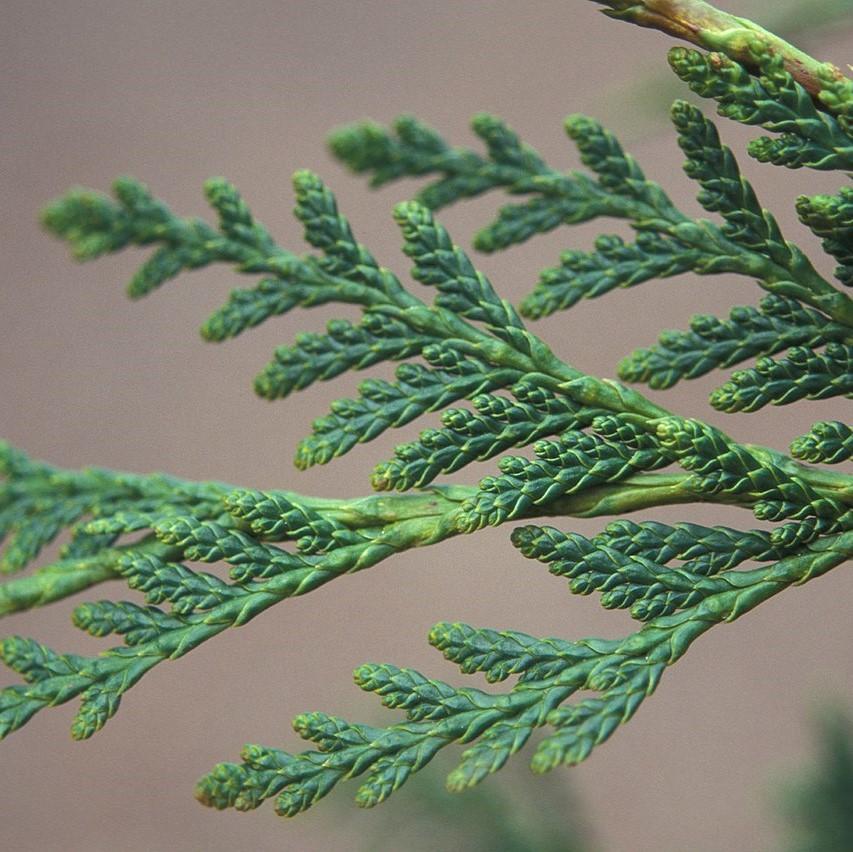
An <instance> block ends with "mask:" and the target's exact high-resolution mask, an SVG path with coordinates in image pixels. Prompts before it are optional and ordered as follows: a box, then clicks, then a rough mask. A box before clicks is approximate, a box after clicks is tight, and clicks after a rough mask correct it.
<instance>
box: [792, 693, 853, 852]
mask: <svg viewBox="0 0 853 852" xmlns="http://www.w3.org/2000/svg"><path fill="white" fill-rule="evenodd" d="M817 721H818V725H817V726H816V733H817V746H818V749H817V756H816V759H815V761H814V766H810V767H808V768H806V769H805V770H804V771H802V772H800V773H798V775H797V776H792V777H791V778H790V780H787V779H786V783H785V785H784V787H783V788H782V797H781V805H782V807H781V811H782V815H783V816H784V817H785V821H786V823H787V824H788V826H789V832H788V833H789V835H790V840H789V842H788V844H787V845H786V846H785V848H786V849H787V850H788V852H844V850H846V849H849V848H850V843H851V840H853V811H851V810H850V799H851V797H853V728H851V723H850V719H849V717H848V715H847V714H846V713H844V712H842V711H841V710H839V709H826V710H824V711H823V713H822V714H821V717H820V718H819V719H818V720H817Z"/></svg>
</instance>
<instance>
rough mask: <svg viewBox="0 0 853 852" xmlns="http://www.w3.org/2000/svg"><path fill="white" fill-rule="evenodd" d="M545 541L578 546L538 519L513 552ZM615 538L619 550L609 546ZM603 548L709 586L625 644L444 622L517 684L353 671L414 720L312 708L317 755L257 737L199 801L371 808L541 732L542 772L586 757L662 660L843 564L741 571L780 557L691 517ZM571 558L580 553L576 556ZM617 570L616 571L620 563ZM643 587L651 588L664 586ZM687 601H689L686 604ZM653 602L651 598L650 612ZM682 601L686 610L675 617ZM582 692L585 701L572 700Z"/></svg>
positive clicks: (453, 639) (487, 770)
mask: <svg viewBox="0 0 853 852" xmlns="http://www.w3.org/2000/svg"><path fill="white" fill-rule="evenodd" d="M543 538H544V540H545V541H546V542H547V547H550V548H555V547H556V548H558V549H559V548H565V547H566V544H567V542H569V541H570V540H571V537H570V536H562V537H561V535H560V534H558V533H556V531H553V532H551V533H547V532H546V531H544V530H538V529H537V528H530V527H521V528H519V530H517V531H516V533H515V535H514V541H515V543H516V544H517V546H519V547H521V548H522V550H523V551H524V550H528V549H530V553H529V554H528V555H532V554H533V553H534V552H535V553H537V554H541V556H540V558H541V557H543V556H545V552H544V551H543V549H542V544H543ZM841 538H843V542H842V541H838V542H835V543H836V544H842V545H843V547H844V548H846V549H847V552H848V553H849V549H850V547H851V546H853V539H851V536H850V534H849V533H848V534H847V535H846V536H844V537H841ZM608 543H611V544H613V545H616V547H621V550H618V551H617V550H616V549H615V548H612V549H611V548H609V545H608ZM593 546H594V547H597V548H599V549H600V550H599V551H598V552H600V553H602V558H601V560H600V561H601V565H602V567H604V564H605V561H606V560H605V558H604V555H605V554H607V553H608V552H611V550H612V552H613V553H619V555H620V558H621V559H622V561H623V562H624V563H625V564H627V563H629V562H630V560H632V559H633V560H634V562H635V564H636V565H637V568H636V569H635V570H634V572H633V574H634V576H635V579H636V580H637V584H642V580H641V577H642V578H645V577H646V576H648V575H649V572H650V571H651V568H650V566H651V565H652V564H653V563H652V562H651V558H652V557H656V558H658V559H660V560H661V561H664V560H669V559H684V560H686V561H685V562H684V566H690V567H684V568H682V569H676V570H674V571H672V573H673V579H672V585H675V584H676V583H677V578H679V577H684V576H687V575H688V574H689V573H690V572H691V570H692V568H693V567H694V566H695V569H696V577H697V579H698V580H699V582H700V586H701V588H700V589H699V590H688V591H686V592H685V591H679V590H672V589H670V590H665V589H659V590H657V591H658V592H659V594H666V592H667V591H669V592H670V599H668V600H667V601H666V602H665V604H664V605H661V604H659V603H656V604H655V605H656V607H657V608H658V609H660V610H661V613H664V612H667V613H672V614H666V615H665V614H658V615H654V616H652V615H651V613H643V614H642V615H643V616H644V617H646V618H651V619H652V620H650V621H649V622H648V623H647V624H646V625H645V626H644V627H643V628H642V629H640V630H639V631H638V632H637V633H634V634H632V635H631V636H629V637H627V638H625V639H613V640H603V639H582V640H579V641H576V642H567V641H565V640H561V639H550V638H545V639H537V638H534V637H532V636H529V635H526V634H523V633H517V632H514V631H507V630H503V631H497V630H491V629H481V628H475V627H471V626H470V625H466V624H452V623H440V624H437V625H435V627H434V628H433V629H432V631H431V632H430V636H429V639H430V643H431V644H432V645H434V646H435V647H436V648H438V649H439V650H440V651H442V653H443V654H444V656H445V657H446V658H447V659H449V660H452V661H454V662H456V663H458V664H459V665H460V668H461V669H462V671H463V672H465V673H474V672H484V673H485V674H486V676H487V679H488V680H489V681H490V682H499V681H504V680H506V679H507V678H508V677H511V676H516V675H517V676H518V679H517V683H516V685H515V686H514V687H512V688H511V689H510V690H509V691H506V692H499V693H493V692H485V691H483V690H480V689H478V688H476V687H470V686H469V687H454V686H452V685H450V684H448V683H446V682H444V681H440V680H436V679H433V678H428V677H426V676H424V675H422V674H420V673H419V672H416V671H413V670H411V669H402V668H398V667H396V666H392V665H387V664H381V665H380V664H370V665H365V666H361V667H360V668H358V669H356V671H355V681H356V683H357V684H358V686H360V687H361V688H362V689H365V690H367V691H370V692H374V693H376V694H377V695H378V696H379V697H380V698H381V700H382V703H383V704H384V705H385V706H386V707H389V708H392V709H398V710H401V711H403V712H404V713H405V716H406V718H405V720H403V721H400V722H398V723H397V724H394V725H391V726H389V727H387V728H376V727H372V726H369V725H364V724H360V723H354V722H349V721H346V720H344V719H340V718H336V717H332V716H328V715H326V714H325V713H305V714H303V715H301V716H298V717H297V718H296V719H295V720H294V729H295V730H296V732H297V733H298V734H299V735H300V736H301V737H302V738H304V739H306V740H309V741H310V742H312V743H314V744H315V745H316V747H317V748H316V750H313V751H307V752H303V753H301V754H290V753H287V752H284V751H280V750H278V749H272V748H267V747H264V746H259V745H247V746H245V748H244V749H243V751H242V753H241V762H240V763H221V764H219V765H218V766H216V767H215V768H214V769H213V770H212V771H211V772H210V773H209V774H208V775H205V776H204V777H203V778H202V779H201V780H200V781H199V783H198V786H197V788H196V796H197V798H198V799H199V800H200V801H201V802H202V803H204V804H206V805H209V806H212V807H216V808H220V809H222V808H228V807H234V808H237V809H239V810H250V809H252V808H256V807H258V806H259V805H261V804H262V803H263V802H264V801H266V800H268V799H272V800H274V803H275V809H276V812H277V813H279V814H280V815H282V816H295V815H297V814H299V813H301V812H302V811H304V810H306V809H308V808H309V807H311V806H312V805H314V804H315V803H316V802H317V801H319V800H320V799H321V798H322V797H323V796H325V795H327V794H328V793H329V792H331V790H332V789H334V787H335V786H336V785H337V784H338V783H340V782H342V781H345V780H348V779H351V778H360V779H361V780H360V786H359V788H358V792H357V794H356V802H357V803H358V804H359V805H360V806H361V807H372V806H374V805H376V804H379V803H380V802H383V801H384V800H385V799H387V798H388V796H390V795H391V794H392V793H393V792H394V791H395V790H397V789H398V788H399V787H400V786H402V784H404V783H405V781H406V780H407V779H408V778H409V777H410V776H411V775H412V774H413V773H414V772H417V771H419V770H420V769H422V768H423V767H424V766H425V765H426V764H427V763H429V761H430V760H431V759H432V758H433V757H434V756H435V754H436V753H437V752H438V751H439V750H440V749H442V748H444V747H446V746H448V745H450V744H453V743H460V744H467V745H468V748H467V749H466V750H465V751H464V752H463V754H462V757H461V761H460V763H459V765H458V766H457V768H456V769H454V770H453V772H451V774H450V775H449V777H448V779H447V785H448V788H449V789H450V790H453V791H458V790H463V789H465V788H467V787H471V786H473V785H475V784H478V783H480V782H481V781H483V780H484V779H485V778H486V777H488V775H489V774H491V773H493V772H496V771H497V770H499V769H500V768H501V767H502V766H503V765H504V764H505V763H506V761H507V760H508V759H509V758H510V757H511V756H512V755H513V754H515V753H516V752H517V751H518V750H519V749H520V748H522V747H523V746H524V745H525V743H526V742H527V741H528V740H529V738H530V736H531V735H532V734H533V733H534V731H536V730H537V729H538V728H541V727H547V729H548V731H547V732H546V735H545V737H544V738H543V739H542V740H541V741H540V742H539V744H538V746H537V748H536V750H535V752H534V754H533V757H532V760H531V767H532V769H533V770H534V771H535V772H547V771H549V770H551V769H554V768H556V767H558V766H563V765H572V764H576V763H579V762H581V761H582V760H584V759H585V758H586V757H587V756H588V755H589V754H590V752H591V751H592V749H593V748H594V747H595V746H597V745H600V744H601V743H603V742H605V741H606V740H607V739H608V738H609V737H610V736H611V735H612V734H613V733H614V731H615V730H616V729H617V728H618V727H619V726H620V725H622V724H624V723H625V722H627V721H628V720H629V719H630V718H631V717H632V716H633V714H634V713H635V712H636V711H637V709H638V708H639V706H640V704H641V703H642V702H643V700H644V699H645V698H646V697H647V696H648V695H650V694H651V693H652V692H653V691H654V689H655V688H656V686H657V684H658V682H659V680H660V678H661V676H662V674H663V673H664V671H665V670H666V668H667V667H668V666H670V665H672V664H673V663H675V662H676V661H677V660H678V659H680V657H681V656H682V655H683V654H684V653H685V652H686V651H687V649H688V648H689V646H690V644H691V643H692V642H693V641H694V640H695V639H697V638H698V637H699V636H701V635H702V634H703V633H704V632H705V631H706V630H708V629H710V628H711V627H712V626H713V625H715V624H718V623H720V622H724V621H731V620H734V619H735V618H738V617H739V616H741V615H743V614H744V613H746V612H748V611H749V610H750V609H752V608H753V607H755V606H757V605H758V604H759V603H761V602H762V601H763V600H766V599H767V598H768V597H770V596H772V595H773V594H775V593H777V592H778V591H779V590H780V589H781V588H785V587H787V586H789V585H791V584H792V583H796V582H801V581H803V580H805V579H808V578H810V577H814V576H819V575H820V574H822V573H825V572H826V571H828V570H830V569H831V568H833V567H834V566H836V565H838V564H839V563H840V562H841V561H843V560H844V558H845V557H844V554H843V553H838V552H836V551H834V550H831V549H828V550H825V551H815V552H808V553H806V554H802V555H796V556H789V557H786V558H782V559H779V560H778V561H775V562H773V564H771V565H769V566H767V567H763V568H759V569H755V570H751V571H735V570H732V569H733V568H734V567H735V566H736V565H738V564H739V563H740V562H742V561H743V560H745V559H749V558H757V559H763V560H772V559H776V558H777V557H778V552H777V551H775V550H774V547H773V546H772V545H771V544H770V542H769V541H768V540H767V538H766V536H763V535H762V534H761V533H759V532H756V533H748V532H747V533H744V532H741V531H738V530H727V529H725V528H703V527H699V526H696V525H684V524H682V525H679V526H677V527H666V526H664V525H660V524H636V525H633V526H624V525H623V526H621V527H620V526H618V525H614V526H612V527H610V528H608V530H607V531H606V532H605V533H604V534H603V535H602V536H601V537H599V539H598V540H596V542H595V545H593ZM629 554H630V555H629ZM641 554H648V555H647V556H643V555H641ZM549 555H550V551H549ZM546 561H547V559H546ZM573 562H574V557H573V556H570V557H569V563H570V564H573ZM553 564H554V565H558V564H560V563H558V562H555V563H553ZM610 564H611V565H612V564H613V563H610ZM643 572H645V573H643ZM660 573H661V574H662V575H663V574H666V573H667V572H665V571H663V570H661V571H660ZM578 575H579V576H580V573H579V574H578ZM611 576H619V573H618V571H614V573H613V574H612V575H611ZM642 585H643V589H644V590H645V591H647V592H648V591H649V590H652V589H653V588H654V586H653V584H642ZM694 591H695V593H694ZM607 593H608V594H609V592H607ZM679 594H680V595H682V597H681V598H679V599H678V601H677V602H676V601H675V599H674V598H673V597H672V596H673V595H679ZM685 595H692V597H691V598H690V600H689V602H688V599H687V598H686V597H685ZM655 600H656V599H655V598H654V597H650V598H649V599H648V602H647V606H651V605H652V602H653V601H655ZM679 605H680V606H681V607H682V608H681V609H679V611H677V612H674V610H676V609H678V607H679ZM638 615H640V613H639V612H638ZM576 694H579V695H580V696H581V698H580V700H579V701H577V702H575V703H568V699H569V698H571V697H572V696H574V695H576Z"/></svg>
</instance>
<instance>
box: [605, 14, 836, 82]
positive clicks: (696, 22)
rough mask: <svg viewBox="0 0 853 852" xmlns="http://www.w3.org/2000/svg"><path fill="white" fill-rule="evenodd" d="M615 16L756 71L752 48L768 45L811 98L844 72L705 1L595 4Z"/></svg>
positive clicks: (744, 19)
mask: <svg viewBox="0 0 853 852" xmlns="http://www.w3.org/2000/svg"><path fill="white" fill-rule="evenodd" d="M593 2H594V3H599V4H600V5H602V6H608V7H609V8H608V9H602V11H603V12H604V14H605V15H607V16H608V17H611V18H618V19H620V20H625V21H630V22H631V23H633V24H638V25H639V26H641V27H650V28H652V29H656V30H660V31H661V32H664V33H666V34H667V35H671V36H673V37H675V38H680V39H683V40H684V41H689V42H691V43H692V44H695V45H697V46H699V47H703V48H706V49H707V50H717V51H720V52H721V53H725V54H726V55H727V56H729V57H731V58H732V59H734V60H736V61H737V62H740V63H741V64H742V65H744V66H746V67H747V68H751V69H754V68H755V67H756V65H755V59H754V56H753V54H752V50H751V46H752V45H754V44H755V42H756V41H760V42H762V43H763V44H765V45H766V46H767V47H768V48H769V49H770V51H771V52H772V53H775V54H778V55H780V56H782V58H783V60H784V62H785V68H787V70H788V71H789V73H790V74H791V76H792V77H793V78H794V79H795V80H796V81H797V82H798V83H799V84H800V85H801V86H802V87H803V88H804V89H805V90H806V91H807V92H809V94H811V95H812V96H817V95H819V94H820V93H821V91H823V89H824V88H825V83H824V80H825V79H826V77H827V75H829V76H831V77H834V78H835V79H836V80H842V79H844V74H842V73H841V71H840V69H838V68H837V67H836V66H834V65H832V64H830V63H827V62H819V61H818V60H817V59H814V58H813V57H811V56H809V55H808V54H807V53H804V52H803V51H802V50H800V49H799V48H797V47H794V45H792V44H790V43H789V42H787V41H785V40H784V39H782V38H779V36H777V35H775V34H774V33H771V32H768V31H767V30H765V29H764V27H761V26H759V25H758V24H756V23H754V22H753V21H750V20H748V19H747V18H740V17H738V16H736V15H731V14H729V13H728V12H722V11H720V10H719V9H716V8H714V7H713V6H712V5H711V4H710V3H705V2H703V0H593Z"/></svg>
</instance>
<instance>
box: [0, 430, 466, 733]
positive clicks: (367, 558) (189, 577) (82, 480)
mask: <svg viewBox="0 0 853 852" xmlns="http://www.w3.org/2000/svg"><path fill="white" fill-rule="evenodd" d="M2 460H3V472H4V475H5V476H6V482H5V483H4V484H3V487H2V490H0V499H2V503H0V505H2V507H3V509H4V515H6V517H7V518H8V529H9V531H10V533H11V541H10V546H9V548H8V549H7V551H6V556H7V558H8V561H7V563H6V564H7V566H8V567H9V568H12V567H14V568H17V567H19V566H20V563H21V562H22V560H23V558H24V555H26V556H27V557H34V556H35V555H36V551H37V546H36V544H37V543H41V544H47V543H48V539H49V538H51V537H54V536H55V535H56V534H57V532H58V530H57V527H58V526H59V525H60V523H61V524H62V526H68V525H70V524H72V523H73V524H76V526H74V527H73V530H72V532H73V537H72V538H71V541H70V542H69V543H68V544H66V545H65V546H64V548H63V553H62V554H61V556H60V560H59V561H58V562H56V563H54V564H51V565H48V566H47V567H45V568H41V569H39V570H38V571H36V572H35V573H34V574H32V575H31V576H29V577H25V578H22V579H16V580H10V581H8V582H6V583H5V584H3V585H2V586H0V604H2V611H0V614H5V613H7V612H10V611H14V610H19V609H25V608H29V607H33V606H39V605H42V604H45V603H49V602H52V601H55V600H59V599H60V598H64V597H68V596H69V595H72V594H74V593H75V592H78V591H81V590H83V589H86V588H89V587H91V586H93V585H95V584H96V583H100V582H103V581H106V580H116V579H123V580H124V581H125V582H126V583H127V585H128V586H129V587H130V589H132V590H134V591H136V592H138V593H140V594H141V595H143V596H144V600H145V605H141V604H139V603H136V602H132V601H114V600H103V601H96V602H87V603H83V604H80V605H79V606H78V607H77V608H76V609H75V610H74V612H73V621H74V623H75V624H76V625H77V626H78V627H79V628H81V629H82V630H85V631H86V632H88V633H90V634H91V635H93V636H98V637H104V636H116V637H118V638H119V639H120V640H121V641H122V642H123V644H120V645H118V646H116V647H114V648H111V649H110V650H108V651H106V652H105V653H103V654H101V655H99V656H96V657H82V656H79V655H75V654H61V653H57V652H55V651H53V650H51V649H50V648H46V647H44V646H43V645H40V644H39V643H38V642H35V641H34V640H32V639H27V638H23V637H19V636H11V637H7V638H6V639H4V640H3V641H2V643H0V658H2V660H3V661H4V662H5V663H6V665H7V666H9V667H10V668H12V669H13V670H14V671H16V672H18V673H19V674H20V675H22V677H23V678H24V680H25V681H26V682H27V683H26V684H25V685H20V686H10V687H7V688H6V689H3V690H0V737H2V736H5V735H6V734H8V733H10V732H12V731H14V730H16V729H17V728H19V727H21V726H22V725H23V724H25V723H26V722H27V721H28V720H29V719H30V718H31V717H32V716H33V715H35V714H36V713H37V712H39V711H40V710H42V709H44V708H45V707H49V706H54V705H57V704H61V703H65V702H66V701H69V700H71V699H72V698H75V697H79V698H80V700H81V706H80V710H79V712H78V714H77V716H76V717H75V720H74V723H73V726H72V734H73V736H74V737H75V738H77V739H85V738H87V737H89V736H91V735H92V734H93V733H95V732H96V731H97V730H99V729H100V728H101V727H103V725H104V724H105V723H106V722H107V720H108V719H109V718H110V717H111V716H112V715H113V714H114V713H115V712H116V711H117V710H118V707H119V704H120V701H121V698H122V696H123V695H124V693H125V692H127V690H128V689H130V688H131V687H132V686H134V685H135V684H136V683H137V682H138V681H139V679H140V678H142V677H143V676H144V675H145V674H146V673H147V672H148V671H149V670H150V669H152V668H153V667H154V666H156V665H157V664H159V663H160V662H163V661H164V660H169V659H175V658H177V657H180V656H183V655H184V654H186V653H187V652H189V651H191V650H192V649H193V648H195V647H197V646H198V645H200V644H201V643H203V642H205V641H207V640H209V639H211V638H213V637H214V636H216V635H218V634H219V633H221V632H222V631H224V630H226V629H228V628H230V627H237V626H240V625H242V624H245V623H246V622H248V621H250V620H251V619H252V618H254V617H255V616H256V615H258V614H260V613H261V612H263V611H265V610H266V609H268V608H269V607H270V606H272V605H274V604H276V603H278V602H280V601H281V600H284V599H286V598H289V597H293V596H296V595H302V594H305V593H307V592H310V591H312V590H314V589H316V588H318V587H319V586H321V585H323V584H325V583H327V582H329V581H331V580H333V579H335V578H336V577H339V576H342V575H344V574H347V573H352V572H355V571H359V570H362V569H364V568H368V567H370V566H372V565H374V564H376V563H377V562H379V561H381V560H383V559H385V558H387V557H388V556H389V555H392V554H393V553H396V552H398V551H399V550H405V549H407V548H409V547H415V546H418V545H420V544H424V543H428V542H429V541H430V540H437V539H438V538H440V537H441V536H440V534H439V532H437V531H436V530H435V529H434V527H435V520H436V517H437V516H441V515H442V513H443V514H447V513H449V512H450V511H451V510H452V509H453V508H454V507H455V506H456V505H457V502H458V501H457V502H454V501H452V500H449V499H445V498H443V497H442V495H441V494H440V493H439V492H436V493H433V494H432V495H430V497H429V499H425V498H423V497H421V496H420V495H411V496H408V497H401V498H399V500H398V503H397V504H395V505H394V506H393V507H388V506H387V505H386V504H383V503H382V502H380V501H378V500H376V499H371V498H365V499H363V500H361V501H354V502H353V501H350V502H346V501H343V502H338V501H333V500H311V499H310V498H305V497H301V496H300V495H295V494H292V493H290V492H283V491H272V492H261V491H249V490H237V489H233V488H231V487H230V486H226V485H222V484H218V483H189V482H184V481H182V480H178V479H175V478H171V477H164V476H159V475H154V476H148V477H145V476H138V475H132V474H118V473H114V472H112V471H106V470H87V471H82V472H80V473H74V472H69V471H63V470H59V469H56V468H52V467H50V466H48V465H45V464H43V463H39V462H33V461H31V460H29V459H28V458H27V457H26V456H24V455H23V454H22V453H20V452H18V451H16V450H12V449H11V448H8V447H6V446H5V445H4V447H3V454H2ZM72 498H73V499H72ZM12 500H14V501H15V502H11V501H12ZM72 504H73V505H74V506H75V512H74V513H73V518H72V517H71V514H72V513H71V512H70V511H69V512H68V513H66V514H65V515H60V514H58V511H59V507H61V506H71V505H72ZM140 535H141V537H140ZM431 537H432V539H431ZM284 541H293V542H294V543H295V548H291V549H286V548H283V547H281V546H279V545H278V544H277V543H278V542H284ZM273 542H276V543H273ZM216 562H224V563H226V564H227V565H228V566H229V567H230V571H229V575H230V576H229V578H228V579H223V578H222V577H221V576H219V575H218V574H214V573H210V572H208V571H206V570H203V569H202V567H200V566H201V565H206V564H210V563H216ZM193 563H200V565H199V564H193Z"/></svg>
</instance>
